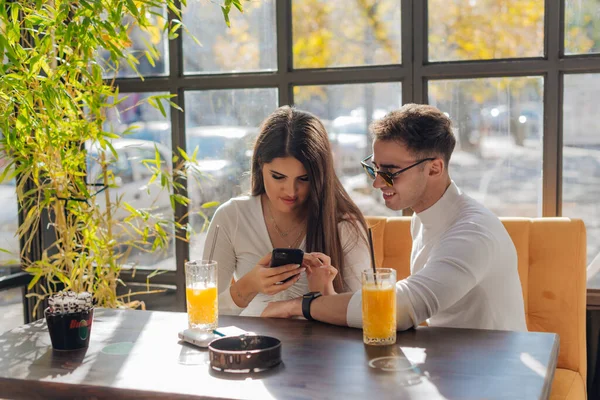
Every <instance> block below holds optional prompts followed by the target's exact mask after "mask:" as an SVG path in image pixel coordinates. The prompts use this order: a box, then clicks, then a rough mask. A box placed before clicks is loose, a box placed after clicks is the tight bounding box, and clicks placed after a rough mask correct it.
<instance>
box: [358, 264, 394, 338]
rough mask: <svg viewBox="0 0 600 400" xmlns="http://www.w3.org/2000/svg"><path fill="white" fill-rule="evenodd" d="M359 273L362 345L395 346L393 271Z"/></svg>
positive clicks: (388, 269)
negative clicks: (360, 276)
mask: <svg viewBox="0 0 600 400" xmlns="http://www.w3.org/2000/svg"><path fill="white" fill-rule="evenodd" d="M376 271H377V272H375V273H374V272H373V270H365V271H363V272H362V318H363V341H364V342H365V344H370V345H376V346H385V345H389V344H394V343H396V270H394V269H391V268H377V270H376Z"/></svg>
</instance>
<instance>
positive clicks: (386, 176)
mask: <svg viewBox="0 0 600 400" xmlns="http://www.w3.org/2000/svg"><path fill="white" fill-rule="evenodd" d="M372 157H373V154H371V155H370V156H369V157H367V158H365V159H364V160H362V161H361V162H360V165H362V167H363V169H364V170H365V172H366V173H367V175H369V177H370V178H371V179H373V180H375V178H377V175H379V176H381V177H382V178H383V181H384V182H385V184H386V185H388V186H389V187H392V186H394V179H396V177H397V176H398V175H400V174H401V173H403V172H405V171H408V170H409V169H411V168H413V167H416V166H417V165H419V164H422V163H424V162H425V161H432V160H435V157H429V158H424V159H422V160H419V161H417V162H415V163H414V164H411V165H409V166H408V167H406V168H402V169H401V170H399V171H396V172H394V173H393V174H392V173H391V172H386V171H378V170H376V169H375V168H373V166H372V165H369V164H367V161H369V160H370V159H371V158H372Z"/></svg>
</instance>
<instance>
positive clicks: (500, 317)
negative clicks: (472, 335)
mask: <svg viewBox="0 0 600 400" xmlns="http://www.w3.org/2000/svg"><path fill="white" fill-rule="evenodd" d="M411 235H412V239H413V245H412V252H411V260H410V268H411V275H410V276H409V277H408V278H406V279H403V280H401V281H398V283H397V284H396V306H397V309H396V311H397V314H396V322H397V325H398V330H405V329H408V328H411V327H413V326H414V327H416V326H417V325H419V324H420V323H421V322H423V321H425V320H427V321H428V322H429V325H430V326H446V327H455V328H475V329H502V330H514V331H526V330H527V325H526V323H525V307H524V304H523V292H522V289H521V281H520V279H519V272H518V270H517V252H516V250H515V246H514V244H513V242H512V240H511V238H510V236H509V235H508V233H507V232H506V229H505V228H504V225H502V222H500V220H499V219H498V217H496V216H495V215H494V214H493V213H492V212H491V211H490V210H488V209H487V208H485V207H484V206H483V205H481V204H479V203H478V202H476V201H475V200H473V199H472V198H470V197H469V196H467V195H466V194H464V193H463V192H462V191H461V190H460V189H459V188H458V187H457V186H456V185H455V184H454V182H452V183H451V184H450V186H449V187H448V189H447V190H446V193H444V195H443V196H442V198H441V199H440V200H438V201H437V203H435V204H434V205H433V206H431V207H430V208H428V209H427V210H425V211H423V212H420V213H418V214H415V215H413V218H412V224H411ZM361 304H362V302H361V293H360V292H357V293H355V294H354V296H353V297H352V299H351V300H350V304H348V310H347V315H346V318H347V322H348V325H349V326H353V327H360V326H362V305H361Z"/></svg>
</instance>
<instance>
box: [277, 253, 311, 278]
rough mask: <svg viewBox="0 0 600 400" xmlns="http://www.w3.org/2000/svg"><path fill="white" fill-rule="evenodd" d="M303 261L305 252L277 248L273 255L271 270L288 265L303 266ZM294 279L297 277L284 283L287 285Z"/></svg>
mask: <svg viewBox="0 0 600 400" xmlns="http://www.w3.org/2000/svg"><path fill="white" fill-rule="evenodd" d="M303 260H304V252H303V251H302V250H300V249H285V248H275V249H273V253H272V254H271V268H273V267H280V266H282V265H288V264H298V265H302V261H303ZM294 277H295V275H294V276H291V277H289V278H287V279H286V280H284V281H283V282H282V283H285V282H287V281H289V280H290V279H293V278H294Z"/></svg>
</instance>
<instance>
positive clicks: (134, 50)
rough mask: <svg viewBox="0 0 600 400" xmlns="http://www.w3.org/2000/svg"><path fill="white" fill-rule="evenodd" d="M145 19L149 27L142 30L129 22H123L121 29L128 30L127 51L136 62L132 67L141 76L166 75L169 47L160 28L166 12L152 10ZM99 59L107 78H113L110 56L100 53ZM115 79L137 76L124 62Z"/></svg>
mask: <svg viewBox="0 0 600 400" xmlns="http://www.w3.org/2000/svg"><path fill="white" fill-rule="evenodd" d="M146 18H147V19H148V23H149V25H150V26H149V27H147V28H144V29H142V28H140V27H139V26H131V22H130V21H127V20H124V21H123V28H124V29H128V30H129V39H130V40H131V48H130V49H129V51H130V53H131V55H132V56H133V57H134V59H135V60H136V61H134V62H133V66H135V68H136V69H137V70H138V72H139V73H140V74H142V75H143V76H165V75H168V74H169V47H168V42H167V35H166V34H164V33H162V32H161V27H162V26H163V25H164V24H165V22H166V21H167V10H166V9H162V10H161V9H154V10H152V11H151V12H150V11H149V12H146ZM147 45H150V46H151V48H152V51H148V52H147V50H146V49H147ZM99 57H100V59H101V60H102V61H103V62H104V63H105V65H106V66H107V67H108V68H107V71H109V73H108V74H107V78H113V77H115V73H114V64H113V63H112V62H110V60H109V57H110V54H109V53H108V52H102V53H101V54H99ZM150 59H152V61H151V60H150ZM153 64H154V65H153ZM111 70H112V71H111ZM116 77H117V78H135V77H137V74H136V72H135V70H134V69H133V67H132V66H131V65H130V64H129V63H127V62H124V63H123V64H122V65H120V66H119V70H118V73H117V74H116Z"/></svg>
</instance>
